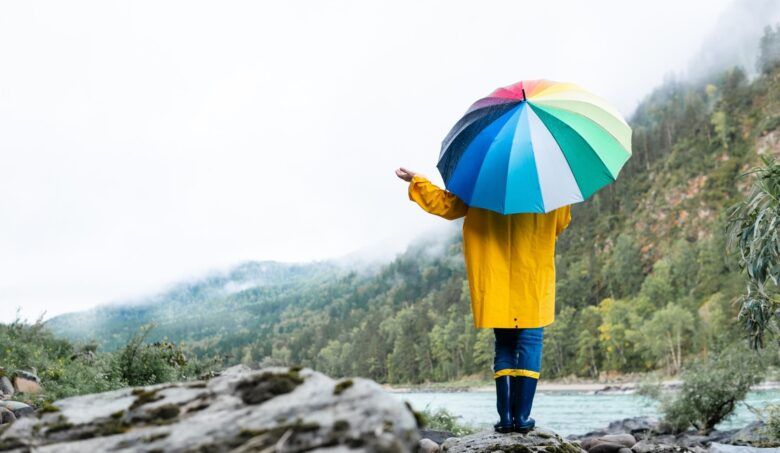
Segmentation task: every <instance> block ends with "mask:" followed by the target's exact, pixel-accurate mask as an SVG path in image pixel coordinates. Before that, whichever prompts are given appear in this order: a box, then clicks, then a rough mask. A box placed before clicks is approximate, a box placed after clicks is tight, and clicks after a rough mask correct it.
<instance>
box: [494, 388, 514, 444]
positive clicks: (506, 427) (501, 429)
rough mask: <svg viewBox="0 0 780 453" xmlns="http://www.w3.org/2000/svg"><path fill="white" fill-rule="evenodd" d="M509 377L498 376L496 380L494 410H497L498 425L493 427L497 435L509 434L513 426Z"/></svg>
mask: <svg viewBox="0 0 780 453" xmlns="http://www.w3.org/2000/svg"><path fill="white" fill-rule="evenodd" d="M509 378H510V376H500V377H497V378H496V409H497V410H498V417H499V419H498V423H496V424H495V425H493V428H495V430H496V432H497V433H511V432H512V430H513V428H514V425H513V424H512V411H511V408H510V405H511V404H512V399H511V393H510V385H509V383H510V381H509Z"/></svg>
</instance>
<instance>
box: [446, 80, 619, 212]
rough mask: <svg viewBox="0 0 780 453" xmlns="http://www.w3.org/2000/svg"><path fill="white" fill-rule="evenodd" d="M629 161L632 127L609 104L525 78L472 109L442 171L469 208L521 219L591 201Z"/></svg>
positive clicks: (452, 136)
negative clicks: (522, 214) (524, 216)
mask: <svg viewBox="0 0 780 453" xmlns="http://www.w3.org/2000/svg"><path fill="white" fill-rule="evenodd" d="M630 156H631V128H630V127H629V126H628V124H627V123H626V121H625V120H624V119H623V117H622V116H621V115H620V113H619V112H618V111H617V110H615V109H614V108H613V107H611V106H610V105H609V104H607V103H606V102H605V101H603V100H602V99H600V98H598V97H597V96H595V95H593V94H591V93H589V92H587V91H585V90H583V89H582V88H580V87H578V86H577V85H574V84H571V83H560V82H553V81H550V80H526V81H522V82H518V83H516V84H514V85H510V86H507V87H504V88H499V89H497V90H495V91H494V92H493V93H492V94H491V95H490V96H488V97H486V98H483V99H480V100H479V101H477V102H475V103H474V104H473V105H472V106H471V107H469V109H468V111H467V112H466V114H465V115H464V116H463V118H461V119H460V121H458V122H457V123H456V124H455V126H454V127H453V128H452V130H451V131H450V133H449V134H448V135H447V137H446V138H445V139H444V141H443V142H442V147H441V154H440V155H439V163H438V165H437V167H438V169H439V172H440V173H441V175H442V178H444V182H445V185H446V187H447V190H449V191H450V192H452V193H454V194H455V195H457V196H458V197H459V198H461V199H462V200H463V201H465V202H466V203H467V204H468V205H469V206H475V207H479V208H484V209H490V210H491V211H496V212H499V213H501V214H515V213H520V212H550V211H552V210H554V209H556V208H559V207H561V206H565V205H568V204H572V203H576V202H579V201H583V200H585V199H586V198H588V197H589V196H591V195H592V194H593V193H595V192H596V191H597V190H599V189H600V188H602V187H604V186H605V185H607V184H609V183H611V182H612V181H614V180H615V179H616V178H617V176H618V173H619V172H620V169H621V168H622V167H623V164H625V163H626V161H627V160H628V158H629V157H630Z"/></svg>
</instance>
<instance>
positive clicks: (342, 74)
mask: <svg viewBox="0 0 780 453" xmlns="http://www.w3.org/2000/svg"><path fill="white" fill-rule="evenodd" d="M728 3H729V0H698V1H680V0H647V1H625V0H609V1H587V2H585V1H579V0H571V1H563V0H560V1H549V0H548V1H544V2H530V1H518V0H512V1H480V2H475V1H469V2H466V1H453V0H442V1H398V0H394V1H386V2H384V1H383V2H379V1H366V0H361V1H354V2H346V1H322V0H312V1H289V0H287V1H252V2H240V1H231V2H222V1H211V2H195V1H191V0H187V1H177V2H174V1H170V2H161V1H132V2H130V1H127V2H116V1H106V0H99V1H94V2H79V1H76V2H74V1H69V2H62V1H51V2H36V1H29V2H28V1H22V0H18V1H7V2H2V3H0V321H8V320H11V319H12V318H13V317H14V316H15V310H16V308H17V307H20V308H21V310H22V315H23V316H25V317H28V318H35V317H37V316H38V315H40V314H41V313H42V312H44V311H45V312H46V313H47V317H48V316H51V315H54V314H58V313H62V312H65V311H72V310H77V309H83V308H86V307H90V306H93V305H96V304H100V303H105V302H110V301H117V300H122V299H126V298H131V297H135V296H138V295H141V294H145V293H149V292H152V291H155V290H157V289H159V288H160V287H162V286H163V285H165V284H168V283H170V282H173V281H176V280H178V279H182V278H187V277H190V276H193V275H198V274H200V273H202V272H205V271H208V270H210V269H215V268H224V267H226V266H229V265H231V264H234V263H238V262H240V261H243V260H250V259H251V260H263V259H272V260H281V261H307V260H314V259H324V258H329V257H337V256H341V255H344V254H347V253H350V252H353V251H356V250H361V249H365V248H372V249H377V248H379V249H381V250H385V251H386V250H400V249H401V248H402V247H403V245H404V244H405V243H406V241H408V240H409V239H410V238H413V237H414V236H416V235H418V234H419V233H421V232H423V231H426V230H430V229H431V228H436V226H437V225H439V224H440V223H442V222H444V221H443V220H440V219H437V218H433V217H430V216H426V215H424V214H423V212H422V211H421V210H419V208H417V207H415V206H414V205H413V204H412V203H411V202H410V201H408V199H407V196H406V185H405V184H403V183H402V182H400V181H399V180H397V179H396V178H395V176H394V175H393V169H394V168H395V167H397V166H399V165H404V166H408V167H409V168H412V169H415V170H418V171H420V172H422V173H424V174H426V175H428V176H429V177H431V178H432V179H434V180H435V181H440V178H439V176H438V174H437V173H436V169H435V164H436V159H437V157H438V153H439V146H440V143H441V139H442V138H443V137H444V135H445V134H446V133H447V131H448V130H449V128H450V126H451V125H452V124H453V123H454V122H455V121H456V120H457V119H458V118H459V116H460V115H461V114H462V113H463V112H464V111H465V109H466V108H467V107H468V105H469V104H470V103H471V102H473V101H474V100H476V99H477V98H479V97H481V96H483V95H485V94H487V93H489V92H490V91H491V90H492V89H493V88H495V87H497V86H501V85H506V84H509V83H513V82H515V81H517V80H520V79H533V78H549V79H556V80H564V81H573V82H577V83H579V84H581V85H583V86H584V87H586V88H588V89H589V90H591V91H593V92H595V93H597V94H600V95H601V96H602V97H605V98H606V99H608V100H610V101H611V102H613V103H614V104H615V105H616V106H617V107H618V108H619V109H620V110H621V111H623V112H624V113H626V114H628V113H630V112H631V111H632V109H633V108H634V107H635V105H636V103H637V101H638V100H639V99H640V98H641V97H643V96H644V95H645V94H647V93H648V91H649V90H650V89H652V88H653V87H654V86H656V85H657V84H659V83H660V82H661V81H662V79H663V77H664V75H665V74H668V73H670V72H673V71H681V70H684V69H685V68H686V67H687V63H688V61H689V60H690V59H691V58H692V56H693V55H694V54H696V53H697V51H698V50H699V48H700V46H701V45H702V42H703V41H704V39H705V37H706V36H707V35H708V34H710V33H711V32H712V28H713V25H714V24H715V23H716V20H717V18H718V16H719V14H720V13H721V12H722V11H723V10H724V8H725V7H726V6H727V5H728Z"/></svg>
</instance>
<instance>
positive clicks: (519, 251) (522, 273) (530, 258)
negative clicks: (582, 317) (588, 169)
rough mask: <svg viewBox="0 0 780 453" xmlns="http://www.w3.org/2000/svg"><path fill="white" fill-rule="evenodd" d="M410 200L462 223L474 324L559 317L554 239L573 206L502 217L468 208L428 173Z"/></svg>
mask: <svg viewBox="0 0 780 453" xmlns="http://www.w3.org/2000/svg"><path fill="white" fill-rule="evenodd" d="M409 199H410V200H412V201H414V202H416V203H417V204H418V205H420V207H422V208H423V209H424V210H425V211H427V212H429V213H431V214H435V215H438V216H440V217H444V218H445V219H449V220H453V219H457V218H460V217H463V216H465V217H466V219H465V220H464V221H463V251H464V257H465V259H466V273H467V275H468V280H469V288H470V291H471V310H472V312H473V314H474V325H475V326H476V327H480V328H533V327H544V326H547V325H549V324H552V322H553V320H554V319H555V240H556V238H557V237H558V235H559V234H560V233H561V232H562V231H563V230H565V229H566V227H567V226H569V222H570V221H571V209H570V207H569V206H564V207H561V208H558V209H556V210H554V211H551V212H548V213H547V214H511V215H501V214H499V213H497V212H493V211H489V210H487V209H481V208H475V207H469V206H467V205H466V204H465V203H464V202H463V201H462V200H461V199H460V198H458V197H457V196H455V195H454V194H452V193H450V192H447V191H446V190H443V189H441V188H439V187H437V186H436V185H434V184H433V183H431V182H430V181H428V180H427V179H426V178H425V177H424V176H420V175H415V176H414V177H413V178H412V181H411V182H410V183H409Z"/></svg>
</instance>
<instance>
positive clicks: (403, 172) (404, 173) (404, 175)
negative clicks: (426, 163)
mask: <svg viewBox="0 0 780 453" xmlns="http://www.w3.org/2000/svg"><path fill="white" fill-rule="evenodd" d="M416 174H417V173H415V172H413V171H411V170H407V169H405V168H404V167H400V168H398V169H397V170H396V171H395V175H396V176H398V177H399V178H401V179H403V180H404V181H406V182H409V181H411V180H412V177H414V175H416Z"/></svg>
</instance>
